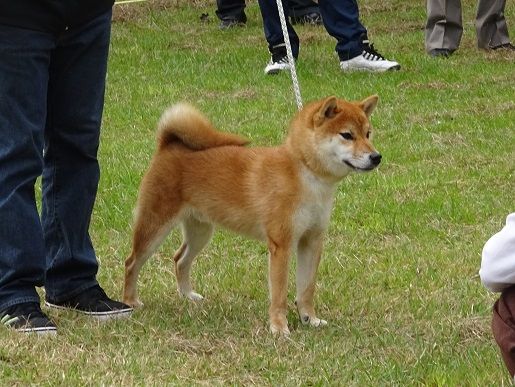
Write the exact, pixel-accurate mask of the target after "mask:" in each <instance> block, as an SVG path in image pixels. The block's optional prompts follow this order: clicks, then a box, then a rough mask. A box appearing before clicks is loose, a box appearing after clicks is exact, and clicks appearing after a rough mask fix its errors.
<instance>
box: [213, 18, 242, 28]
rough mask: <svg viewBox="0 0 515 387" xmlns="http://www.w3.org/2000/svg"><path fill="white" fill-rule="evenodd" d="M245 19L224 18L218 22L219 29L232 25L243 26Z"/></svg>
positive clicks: (231, 26) (232, 26)
mask: <svg viewBox="0 0 515 387" xmlns="http://www.w3.org/2000/svg"><path fill="white" fill-rule="evenodd" d="M244 26H245V21H243V20H238V19H224V20H222V21H221V22H220V26H219V27H220V29H221V30H228V29H231V28H234V27H244Z"/></svg>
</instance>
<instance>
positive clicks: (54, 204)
mask: <svg viewBox="0 0 515 387" xmlns="http://www.w3.org/2000/svg"><path fill="white" fill-rule="evenodd" d="M110 29H111V11H109V12H108V13H106V14H104V15H102V16H100V17H97V18H96V19H94V20H93V21H91V22H89V23H88V24H86V25H84V26H82V27H80V28H79V29H78V30H69V31H67V32H66V33H64V34H63V35H62V36H60V37H59V38H58V40H57V47H56V49H55V51H54V52H53V54H52V62H51V65H50V80H49V87H48V116H47V122H46V131H45V154H44V170H43V179H42V186H43V207H42V224H43V230H44V238H45V244H46V249H47V254H46V261H47V271H46V279H45V289H46V293H47V297H48V298H49V299H51V300H52V301H54V302H60V301H63V300H66V299H67V298H70V297H73V296H75V295H76V294H78V293H80V292H82V291H83V290H84V289H87V288H89V287H92V286H94V285H96V284H97V282H96V279H95V277H96V273H97V270H98V263H97V260H96V256H95V251H94V249H93V245H92V243H91V239H90V236H89V231H88V230H89V224H90V219H91V213H92V210H93V205H94V202H95V198H96V193H97V187H98V181H99V175H100V171H99V165H98V160H97V150H98V145H99V135H100V124H101V119H102V111H103V105H104V88H105V76H106V70H107V57H108V50H109V39H110Z"/></svg>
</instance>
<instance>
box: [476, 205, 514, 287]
mask: <svg viewBox="0 0 515 387" xmlns="http://www.w3.org/2000/svg"><path fill="white" fill-rule="evenodd" d="M479 276H480V277H481V282H482V283H483V285H484V286H486V287H487V288H488V289H490V290H491V291H493V292H501V291H503V290H504V289H506V288H507V287H509V286H511V285H514V284H515V212H514V213H512V214H510V215H508V217H507V218H506V225H505V226H504V228H503V229H502V230H501V231H499V232H498V233H497V234H495V235H493V236H492V237H491V238H490V239H489V240H488V241H487V242H486V244H485V246H484V248H483V254H482V260H481V269H480V270H479Z"/></svg>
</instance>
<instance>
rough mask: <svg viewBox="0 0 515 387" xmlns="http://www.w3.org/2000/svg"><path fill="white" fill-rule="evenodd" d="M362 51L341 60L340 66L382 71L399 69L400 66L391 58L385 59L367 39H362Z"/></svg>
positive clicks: (354, 69)
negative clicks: (350, 57) (352, 56)
mask: <svg viewBox="0 0 515 387" xmlns="http://www.w3.org/2000/svg"><path fill="white" fill-rule="evenodd" d="M362 46H363V52H362V53H361V55H358V56H356V57H354V58H352V59H349V60H342V61H341V62H340V68H341V69H342V70H343V71H370V72H383V71H392V70H400V68H401V66H400V65H399V64H398V63H397V62H395V61H392V60H387V59H386V58H385V57H384V56H382V55H381V54H380V53H379V52H378V51H377V50H376V49H375V48H374V45H373V44H371V43H370V42H369V41H368V39H363V40H362Z"/></svg>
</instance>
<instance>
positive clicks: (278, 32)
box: [259, 0, 367, 60]
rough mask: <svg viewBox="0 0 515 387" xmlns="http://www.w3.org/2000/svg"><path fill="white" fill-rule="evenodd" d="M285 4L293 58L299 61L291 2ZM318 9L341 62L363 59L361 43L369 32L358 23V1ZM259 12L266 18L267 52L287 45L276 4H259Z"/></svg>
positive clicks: (326, 3) (271, 0)
mask: <svg viewBox="0 0 515 387" xmlns="http://www.w3.org/2000/svg"><path fill="white" fill-rule="evenodd" d="M282 4H283V8H284V12H285V14H286V25H287V28H288V36H289V38H290V43H291V45H292V52H293V56H294V57H295V58H297V57H298V54H299V37H298V36H297V33H296V32H295V30H294V29H293V27H292V26H291V24H290V22H289V21H288V0H282ZM318 5H319V7H320V13H321V14H322V20H323V22H324V26H325V29H326V30H327V32H328V33H329V35H331V36H332V37H334V38H335V39H336V40H337V43H336V48H335V50H336V52H337V53H338V57H339V58H340V60H348V59H352V58H354V57H356V56H358V55H360V54H361V53H362V52H363V48H362V44H361V39H362V36H364V35H365V36H366V34H367V30H366V28H365V27H364V26H363V25H362V24H361V22H360V20H359V9H358V4H357V2H356V0H319V2H318ZM259 8H260V10H261V15H262V17H263V28H264V30H265V38H266V41H267V42H268V48H269V50H270V51H272V50H273V47H276V46H278V45H281V44H283V43H284V38H283V33H282V29H281V22H280V20H279V12H278V10H277V3H276V0H259Z"/></svg>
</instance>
